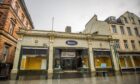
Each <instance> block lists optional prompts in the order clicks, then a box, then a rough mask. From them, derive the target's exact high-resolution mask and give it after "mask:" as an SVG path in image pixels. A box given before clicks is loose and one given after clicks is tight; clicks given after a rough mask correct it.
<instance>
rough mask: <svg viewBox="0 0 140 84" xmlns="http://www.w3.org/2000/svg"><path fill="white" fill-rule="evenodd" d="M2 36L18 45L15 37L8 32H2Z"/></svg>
mask: <svg viewBox="0 0 140 84" xmlns="http://www.w3.org/2000/svg"><path fill="white" fill-rule="evenodd" d="M0 34H1V35H3V36H5V37H7V38H8V39H10V40H12V41H13V42H15V43H17V39H16V38H14V37H13V36H11V35H9V34H8V33H7V32H5V31H3V30H0Z"/></svg>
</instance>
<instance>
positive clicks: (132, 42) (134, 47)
mask: <svg viewBox="0 0 140 84" xmlns="http://www.w3.org/2000/svg"><path fill="white" fill-rule="evenodd" d="M131 45H132V48H133V49H136V46H135V41H134V40H131Z"/></svg>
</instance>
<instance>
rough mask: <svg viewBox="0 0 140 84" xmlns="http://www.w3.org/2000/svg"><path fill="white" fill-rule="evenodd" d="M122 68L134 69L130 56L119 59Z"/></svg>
mask: <svg viewBox="0 0 140 84" xmlns="http://www.w3.org/2000/svg"><path fill="white" fill-rule="evenodd" d="M119 61H120V66H121V68H132V67H133V64H132V61H131V58H130V56H120V57H119Z"/></svg>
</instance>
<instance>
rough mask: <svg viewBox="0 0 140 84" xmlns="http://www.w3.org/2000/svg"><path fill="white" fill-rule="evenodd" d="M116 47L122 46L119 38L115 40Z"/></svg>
mask: <svg viewBox="0 0 140 84" xmlns="http://www.w3.org/2000/svg"><path fill="white" fill-rule="evenodd" d="M115 47H116V48H117V49H119V48H120V43H119V40H116V41H115Z"/></svg>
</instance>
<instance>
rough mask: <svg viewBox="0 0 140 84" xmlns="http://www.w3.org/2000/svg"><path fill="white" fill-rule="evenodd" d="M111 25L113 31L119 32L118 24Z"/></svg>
mask: <svg viewBox="0 0 140 84" xmlns="http://www.w3.org/2000/svg"><path fill="white" fill-rule="evenodd" d="M111 27H112V32H113V33H117V28H116V25H111Z"/></svg>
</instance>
